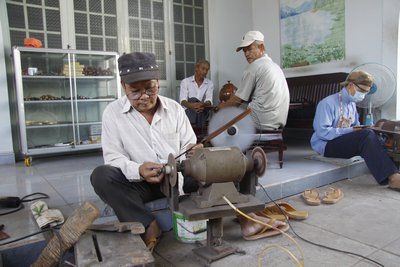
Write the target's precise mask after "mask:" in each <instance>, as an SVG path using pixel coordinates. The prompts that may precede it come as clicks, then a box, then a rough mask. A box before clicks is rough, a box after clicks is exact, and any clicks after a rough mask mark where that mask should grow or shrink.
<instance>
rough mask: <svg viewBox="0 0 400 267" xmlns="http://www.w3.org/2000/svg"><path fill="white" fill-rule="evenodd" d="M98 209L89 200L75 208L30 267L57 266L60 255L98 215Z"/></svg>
mask: <svg viewBox="0 0 400 267" xmlns="http://www.w3.org/2000/svg"><path fill="white" fill-rule="evenodd" d="M99 214H100V211H99V209H98V208H97V207H96V206H95V205H93V204H92V203H89V202H84V203H83V204H82V205H81V206H80V207H79V208H77V209H76V210H75V211H74V212H73V213H72V214H71V216H70V217H69V218H68V219H67V220H66V222H65V223H64V225H63V226H62V227H61V229H60V232H59V236H53V238H52V239H51V240H50V241H49V243H48V244H47V246H46V247H45V248H44V249H43V251H42V253H41V254H40V255H39V257H38V259H37V260H36V262H35V263H33V264H32V267H53V266H57V264H58V263H59V260H60V257H62V256H63V255H64V252H65V251H66V250H68V249H70V248H71V247H72V246H73V245H74V244H75V243H76V242H77V241H78V240H79V238H80V237H81V235H82V234H83V233H84V232H85V231H86V229H87V228H88V227H89V226H90V225H91V224H92V223H93V221H94V220H95V219H96V218H97V217H98V216H99Z"/></svg>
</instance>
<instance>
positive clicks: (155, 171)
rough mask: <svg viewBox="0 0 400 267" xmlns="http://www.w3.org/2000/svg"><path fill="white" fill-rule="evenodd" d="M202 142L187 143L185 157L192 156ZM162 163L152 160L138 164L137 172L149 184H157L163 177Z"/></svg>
mask: <svg viewBox="0 0 400 267" xmlns="http://www.w3.org/2000/svg"><path fill="white" fill-rule="evenodd" d="M203 147H204V146H203V144H189V145H188V146H187V149H190V148H191V149H190V151H188V152H187V153H186V158H187V159H189V158H191V157H192V156H193V154H194V151H195V150H196V149H198V148H203ZM163 167H164V165H163V164H160V163H154V162H145V163H143V164H142V165H140V166H139V174H140V176H142V177H143V179H144V181H146V182H148V183H150V184H158V183H161V181H162V180H163V179H164V172H163Z"/></svg>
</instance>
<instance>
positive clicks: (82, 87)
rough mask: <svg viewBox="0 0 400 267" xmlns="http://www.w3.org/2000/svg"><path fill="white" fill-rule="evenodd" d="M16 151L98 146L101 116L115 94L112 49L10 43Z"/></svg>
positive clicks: (117, 94) (47, 151) (46, 151)
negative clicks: (16, 118)
mask: <svg viewBox="0 0 400 267" xmlns="http://www.w3.org/2000/svg"><path fill="white" fill-rule="evenodd" d="M13 60H14V71H15V85H16V94H17V103H18V126H19V135H20V149H21V152H22V153H23V154H24V155H25V156H27V155H36V154H50V153H60V152H68V151H74V150H79V149H82V150H84V149H94V148H101V140H100V138H101V119H102V115H103V111H104V109H105V108H106V106H107V105H108V104H109V103H110V102H111V101H114V100H115V99H117V98H118V97H120V95H121V91H120V89H119V83H120V82H119V75H118V65H117V60H118V54H117V53H116V52H98V51H81V50H67V49H43V48H27V47H14V49H13Z"/></svg>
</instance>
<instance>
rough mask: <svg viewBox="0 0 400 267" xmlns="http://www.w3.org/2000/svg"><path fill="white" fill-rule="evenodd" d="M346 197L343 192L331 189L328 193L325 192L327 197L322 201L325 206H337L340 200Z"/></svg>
mask: <svg viewBox="0 0 400 267" xmlns="http://www.w3.org/2000/svg"><path fill="white" fill-rule="evenodd" d="M343 197H344V194H343V192H342V190H340V189H338V188H335V187H329V189H328V191H326V192H325V197H324V198H323V199H322V202H323V203H325V204H335V203H336V202H338V201H339V200H341V199H342V198H343Z"/></svg>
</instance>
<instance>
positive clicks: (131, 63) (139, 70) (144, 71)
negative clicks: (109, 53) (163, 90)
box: [118, 52, 160, 83]
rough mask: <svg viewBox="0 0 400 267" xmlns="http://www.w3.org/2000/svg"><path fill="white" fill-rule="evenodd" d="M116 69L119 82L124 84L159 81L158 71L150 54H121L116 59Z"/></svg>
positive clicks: (152, 55)
mask: <svg viewBox="0 0 400 267" xmlns="http://www.w3.org/2000/svg"><path fill="white" fill-rule="evenodd" d="M118 68H119V75H120V76H121V80H122V81H123V82H125V83H134V82H138V81H145V80H159V79H160V69H159V67H158V65H157V62H156V57H155V55H154V54H152V53H142V52H133V53H130V54H123V55H122V56H120V57H119V58H118Z"/></svg>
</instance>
